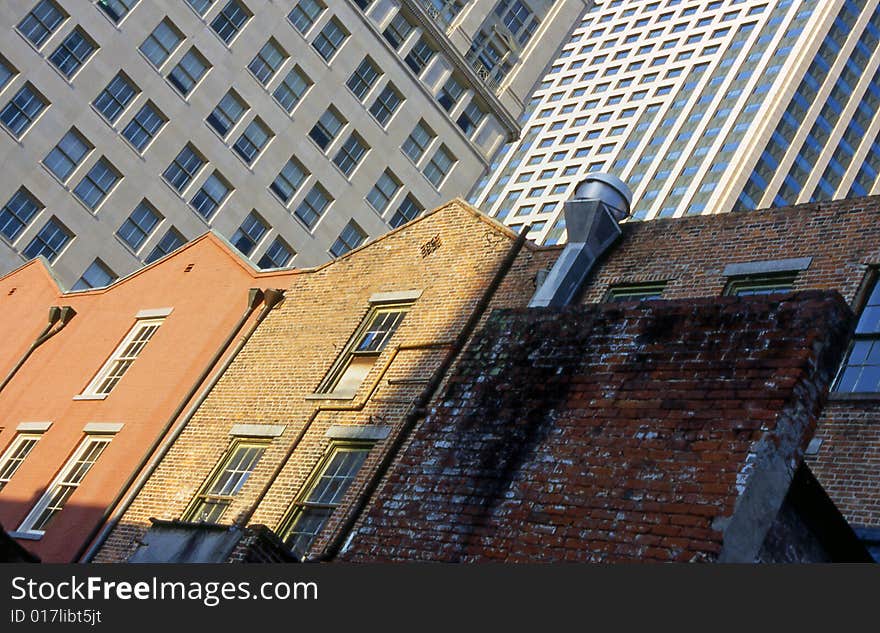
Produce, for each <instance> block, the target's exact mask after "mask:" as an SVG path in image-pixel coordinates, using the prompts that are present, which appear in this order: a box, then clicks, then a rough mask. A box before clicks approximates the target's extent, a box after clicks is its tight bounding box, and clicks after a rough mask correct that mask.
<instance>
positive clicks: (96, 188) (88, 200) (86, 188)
mask: <svg viewBox="0 0 880 633" xmlns="http://www.w3.org/2000/svg"><path fill="white" fill-rule="evenodd" d="M121 177H122V176H120V175H119V172H118V171H116V168H114V167H113V165H111V164H110V161H108V160H107V159H106V158H103V157H102V158H101V159H99V160H98V162H97V163H95V164H94V165H93V166H92V168H91V169H90V170H89V172H88V173H87V174H86V175H85V177H84V178H83V179H82V180H80V181H79V184H78V185H77V186H76V188H75V189H74V190H73V194H74V195H75V196H76V197H77V198H79V199H80V200H82V202H83V204H85V205H86V206H87V207H88V208H89V209H91V210H92V211H94V210H95V209H96V208H97V207H98V205H99V204H101V202H102V201H103V200H104V198H106V197H107V195H108V194H109V193H110V190H111V189H113V187H114V185H116V183H117V182H119V179H120V178H121Z"/></svg>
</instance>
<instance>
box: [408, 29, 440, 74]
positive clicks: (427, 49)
mask: <svg viewBox="0 0 880 633" xmlns="http://www.w3.org/2000/svg"><path fill="white" fill-rule="evenodd" d="M436 53H437V51H436V50H434V47H433V46H432V45H431V43H430V42H428V40H426V39H425V38H424V37H421V38H419V41H418V42H416V44H415V46H413V47H412V49H410V51H409V53H407V55H406V57H404V59H403V61H405V62H406V65H407V66H409V67H410V70H412V71H413V72H414V73H415V74H416V75H418V74H420V73H421V72H422V71H423V70H424V69H425V66H427V65H428V62H430V61H431V58H432V57H434V55H435V54H436Z"/></svg>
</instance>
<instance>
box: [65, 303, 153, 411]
mask: <svg viewBox="0 0 880 633" xmlns="http://www.w3.org/2000/svg"><path fill="white" fill-rule="evenodd" d="M164 321H165V319H164V318H146V319H137V320H136V321H135V324H134V325H133V326H132V327H131V329H130V330H129V331H128V333H127V334H126V335H125V338H123V339H122V341H121V342H120V343H119V345H117V346H116V349H114V350H113V353H112V354H110V356H109V357H108V358H107V360H106V361H104V364H103V365H102V366H101V369H100V370H98V373H97V374H95V376H94V378H92V380H91V381H90V382H89V384H88V385H86V388H85V389H83V391H82V393H81V394H79V395H77V396H75V397H74V399H75V400H101V399H104V398H106V397H107V396H108V395H109V394H110V392H111V391H113V389H114V388H115V387H116V385H118V384H119V382H120V381H121V380H122V378H124V377H125V374H127V373H128V371H129V369H130V368H131V367H130V366H129V367H128V368H127V369H126V370H125V372H123V375H122V376H121V377H120V378H119V380H118V381H117V382H116V383H115V384H114V385H113V387H111V388H110V389H109V390H108V391H99V390H98V388H99V386H100V385H101V383H103V382H104V381H105V380H106V379H107V377H108V376H109V375H110V370H111V369H112V368H113V367H114V365H115V364H116V362H117V361H118V360H119V359H120V356H121V355H122V351H123V350H124V349H125V348H126V347H128V345H129V344H130V343H131V342H132V341H133V340H134V339H135V337H136V336H137V335H138V334H139V333H140V332H141V331H142V330H143V328H145V327H151V326H154V325H155V326H160V327H161V325H162V323H164ZM148 344H149V341H147V343H145V344H144V346H143V347H146V346H147V345H148ZM142 352H143V348H141V350H140V351H139V352H138V354H137V356H135V358H134V360H132V364H134V361H135V360H137V358H138V357H139V356H140V354H141V353H142Z"/></svg>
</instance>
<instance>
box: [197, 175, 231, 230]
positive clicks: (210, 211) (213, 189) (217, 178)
mask: <svg viewBox="0 0 880 633" xmlns="http://www.w3.org/2000/svg"><path fill="white" fill-rule="evenodd" d="M231 191H232V187H231V186H230V185H229V184H228V183H227V182H226V179H225V178H223V176H221V175H220V172H217V171H215V172H214V173H213V174H211V175H210V176H208V179H207V180H205V182H204V183H203V184H202V186H201V187H199V190H198V191H197V192H196V195H194V196H193V199H192V200H190V205H191V206H192V208H193V209H195V210H196V213H198V214H199V215H200V216H202V217H203V218H205V219H206V220H210V219H211V218H212V217H214V214H215V213H216V212H217V209H219V208H220V205H221V204H223V201H224V200H226V198H227V197H228V196H229V194H230V192H231Z"/></svg>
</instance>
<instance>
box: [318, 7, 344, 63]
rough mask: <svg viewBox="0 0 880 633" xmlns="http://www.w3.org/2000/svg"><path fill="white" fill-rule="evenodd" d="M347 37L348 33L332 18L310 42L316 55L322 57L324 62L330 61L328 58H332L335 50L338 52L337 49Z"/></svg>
mask: <svg viewBox="0 0 880 633" xmlns="http://www.w3.org/2000/svg"><path fill="white" fill-rule="evenodd" d="M347 37H348V31H346V30H345V28H343V26H342V23H341V22H339V20H337V19H336V18H335V17H334V18H331V19H330V21H329V22H328V23H327V24H326V25H324V28H323V29H321V32H320V33H318V36H317V37H316V38H315V41H314V42H312V46H313V47H314V48H315V50H316V51H318V55H320V56H321V57H323V58H324V60H325V61H330V58H331V57H333V55H334V54H335V53H336V51H337V50H339V47H340V46H342V43H343V42H344V41H345V39H346V38H347Z"/></svg>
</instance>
